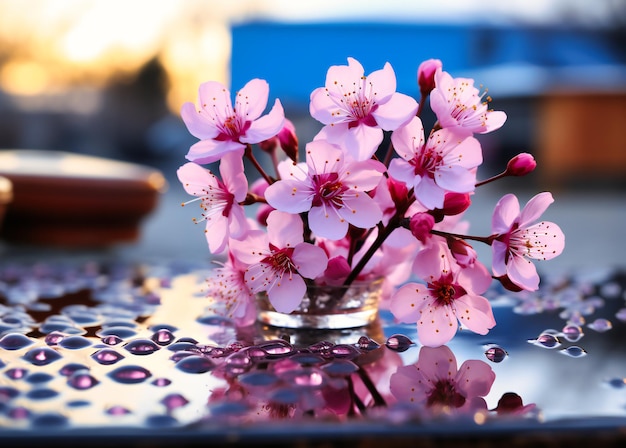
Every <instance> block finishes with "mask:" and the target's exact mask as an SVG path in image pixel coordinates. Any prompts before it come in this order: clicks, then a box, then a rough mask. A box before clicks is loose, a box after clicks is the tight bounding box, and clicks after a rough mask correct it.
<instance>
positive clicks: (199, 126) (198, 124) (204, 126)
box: [180, 103, 220, 140]
mask: <svg viewBox="0 0 626 448" xmlns="http://www.w3.org/2000/svg"><path fill="white" fill-rule="evenodd" d="M180 116H181V118H182V119H183V122H184V123H185V126H187V130H188V131H189V132H190V133H191V135H193V136H194V137H197V138H199V139H201V140H205V139H211V138H215V137H217V136H218V135H219V132H220V131H219V129H218V128H217V127H216V126H215V125H214V124H213V122H212V121H211V120H208V119H207V117H206V115H205V114H204V113H202V112H201V111H198V109H197V108H196V105H195V104H194V103H185V104H183V106H182V107H181V109H180Z"/></svg>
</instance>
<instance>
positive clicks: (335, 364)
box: [322, 359, 359, 376]
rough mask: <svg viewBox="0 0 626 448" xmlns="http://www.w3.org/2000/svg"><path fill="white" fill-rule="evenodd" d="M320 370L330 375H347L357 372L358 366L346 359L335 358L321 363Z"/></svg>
mask: <svg viewBox="0 0 626 448" xmlns="http://www.w3.org/2000/svg"><path fill="white" fill-rule="evenodd" d="M322 370H323V371H324V372H325V373H326V374H328V375H330V376H348V375H351V374H353V373H354V372H357V371H358V370H359V366H357V365H356V364H355V363H353V362H352V361H349V360H347V359H337V360H335V361H332V362H329V363H328V364H325V365H323V366H322Z"/></svg>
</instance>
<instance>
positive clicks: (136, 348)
mask: <svg viewBox="0 0 626 448" xmlns="http://www.w3.org/2000/svg"><path fill="white" fill-rule="evenodd" d="M124 348H125V349H126V350H128V351H129V352H130V353H132V354H133V355H150V354H152V353H154V352H156V351H157V350H159V349H160V347H159V346H158V345H157V344H155V343H154V342H153V341H152V340H151V339H135V340H134V341H131V342H129V343H127V344H126V345H124Z"/></svg>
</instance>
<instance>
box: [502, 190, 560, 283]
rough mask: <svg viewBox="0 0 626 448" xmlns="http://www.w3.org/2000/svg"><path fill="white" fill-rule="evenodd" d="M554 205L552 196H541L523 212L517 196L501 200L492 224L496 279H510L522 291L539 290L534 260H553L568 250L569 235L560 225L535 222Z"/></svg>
mask: <svg viewBox="0 0 626 448" xmlns="http://www.w3.org/2000/svg"><path fill="white" fill-rule="evenodd" d="M552 202H554V199H553V198H552V194H550V193H548V192H544V193H539V194H538V195H536V196H534V197H533V198H532V199H530V200H529V201H528V203H527V204H526V206H525V207H524V209H523V210H522V211H521V213H520V206H519V201H518V200H517V197H515V195H513V194H507V195H505V196H503V197H502V199H500V201H498V203H497V204H496V208H495V209H494V212H493V217H492V221H491V229H492V232H493V235H492V238H493V243H492V246H491V247H492V253H493V261H492V270H493V273H494V275H495V276H496V277H503V276H507V277H508V279H509V280H510V281H511V282H512V283H513V284H514V285H516V286H518V287H519V288H521V289H526V290H529V291H535V290H537V288H539V275H538V274H537V270H536V268H535V265H534V264H533V263H532V262H531V261H530V259H534V260H550V259H552V258H554V257H556V256H557V255H559V254H560V253H561V252H563V248H564V247H565V236H564V235H563V232H562V231H561V229H560V228H559V226H558V225H556V224H554V223H553V222H549V221H541V222H539V223H535V222H536V221H537V220H538V219H539V217H540V216H541V215H542V214H543V212H545V211H546V209H547V208H548V206H549V205H550V204H551V203H552Z"/></svg>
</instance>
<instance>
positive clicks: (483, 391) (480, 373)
mask: <svg viewBox="0 0 626 448" xmlns="http://www.w3.org/2000/svg"><path fill="white" fill-rule="evenodd" d="M495 380H496V374H495V372H494V371H493V369H492V368H491V367H490V366H489V364H487V363H486V362H483V361H479V360H477V359H471V360H467V361H465V362H464V363H463V364H461V367H459V371H458V373H457V375H456V378H455V381H454V382H455V384H456V387H457V389H458V390H459V392H461V394H462V395H464V396H465V398H467V399H470V398H473V397H484V396H486V395H487V394H488V393H489V391H491V386H492V385H493V382H494V381H495Z"/></svg>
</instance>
